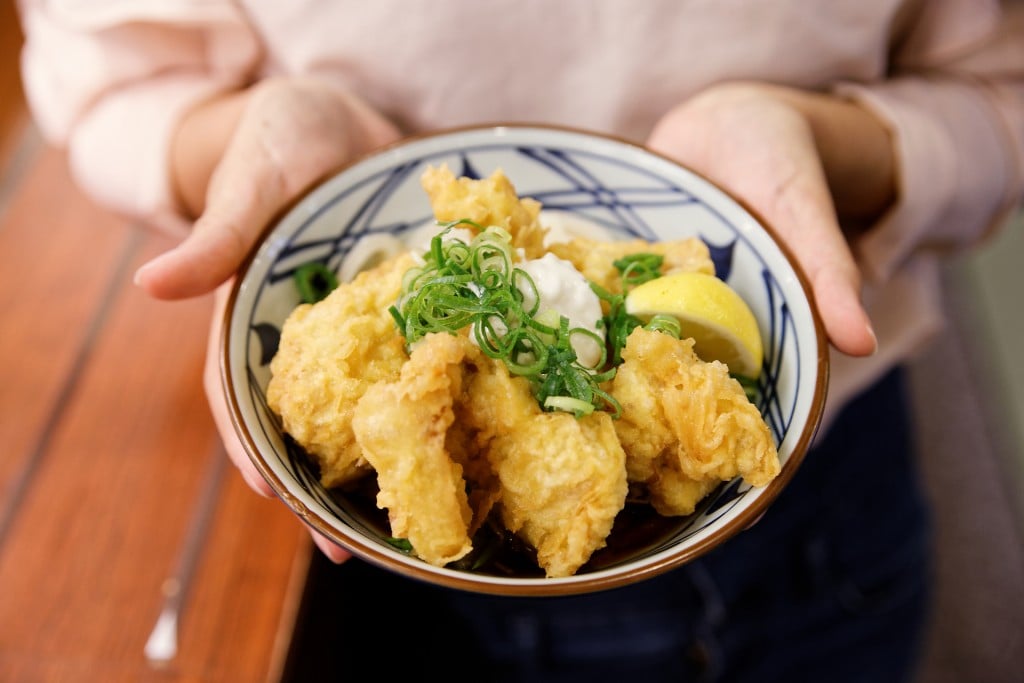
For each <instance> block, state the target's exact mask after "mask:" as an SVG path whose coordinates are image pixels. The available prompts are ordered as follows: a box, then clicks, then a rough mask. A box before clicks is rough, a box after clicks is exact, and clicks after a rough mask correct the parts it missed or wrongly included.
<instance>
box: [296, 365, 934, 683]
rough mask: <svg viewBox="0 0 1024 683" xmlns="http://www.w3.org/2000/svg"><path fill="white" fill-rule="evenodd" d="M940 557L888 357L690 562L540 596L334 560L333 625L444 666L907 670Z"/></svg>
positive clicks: (673, 677)
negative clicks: (580, 590)
mask: <svg viewBox="0 0 1024 683" xmlns="http://www.w3.org/2000/svg"><path fill="white" fill-rule="evenodd" d="M929 560H930V532H929V521H928V514H927V508H926V506H925V503H924V500H923V497H922V495H921V492H920V490H919V486H918V481H917V475H916V472H915V468H914V459H913V449H912V439H911V430H910V428H909V418H908V413H907V408H906V402H905V400H904V388H903V378H902V374H901V373H900V372H894V373H892V374H890V375H889V376H887V377H886V378H884V379H883V380H882V381H880V382H879V383H878V384H876V385H875V386H874V387H872V388H871V389H870V390H868V391H867V392H865V393H864V394H863V395H862V396H860V397H859V398H858V399H856V400H855V401H854V402H852V403H851V404H850V405H849V406H848V407H847V409H846V410H844V411H843V413H842V414H841V415H840V416H838V418H837V421H836V422H835V423H834V425H833V427H832V428H831V429H830V430H829V433H828V434H827V435H826V438H824V439H823V440H822V441H820V442H819V444H818V445H817V447H816V448H815V449H814V451H812V452H811V453H809V454H808V456H807V458H806V459H805V461H804V464H803V465H802V467H801V469H800V471H799V472H798V473H797V475H796V476H795V477H794V479H793V481H792V482H791V483H790V485H789V486H788V487H787V488H786V489H785V490H784V491H783V492H782V494H781V495H780V496H779V498H778V499H777V500H776V502H775V503H774V504H773V506H772V507H771V508H770V509H769V510H768V512H767V513H766V514H765V515H764V517H763V518H762V519H761V520H760V521H759V522H758V523H757V524H756V525H754V526H753V527H752V528H750V529H748V530H746V531H744V532H742V533H740V534H739V535H738V536H736V537H735V538H733V539H732V540H730V541H729V542H727V543H726V544H724V545H723V546H722V547H720V548H718V549H716V550H715V551H713V552H711V553H709V554H708V555H706V556H704V557H702V558H701V559H699V560H697V561H694V562H692V563H690V564H688V565H685V566H683V567H682V568H680V569H677V570H675V571H673V572H670V573H668V574H666V575H663V576H660V577H657V578H655V579H651V580H649V581H646V582H643V583H640V584H637V585H634V586H629V587H626V588H622V589H617V590H613V591H607V592H604V593H598V594H594V595H587V596H574V597H567V598H539V599H532V598H497V597H490V596H481V595H474V594H465V593H459V592H455V591H450V590H447V589H438V588H434V587H430V586H426V585H420V584H418V583H417V582H412V581H408V580H405V579H401V578H398V577H393V576H385V575H383V573H382V572H380V571H378V570H376V569H373V568H370V567H366V566H365V565H362V564H361V563H358V562H355V561H353V562H349V563H346V564H345V565H341V566H340V567H333V568H330V569H329V570H328V571H329V572H330V574H331V576H330V577H329V578H328V581H329V582H331V583H332V584H334V585H335V586H337V592H338V593H342V594H343V595H341V596H336V599H337V600H339V603H338V604H336V605H334V607H333V608H332V609H334V610H335V611H334V619H333V620H332V626H331V629H332V630H333V635H334V637H333V638H331V641H332V642H333V643H335V647H343V648H346V649H347V648H353V649H355V651H357V652H361V653H362V654H361V655H360V656H359V657H358V659H360V660H362V659H364V658H366V661H372V660H376V661H375V662H374V664H373V666H376V667H378V668H377V671H378V673H379V672H380V669H379V667H380V666H399V667H401V666H403V665H404V666H408V667H410V668H409V672H416V673H424V672H431V673H433V672H436V673H439V674H442V675H444V676H445V677H446V678H447V679H448V680H453V679H454V680H462V679H463V678H464V679H465V680H473V681H588V682H590V681H603V680H623V679H624V680H627V681H635V682H636V683H647V682H648V681H652V682H653V681H702V682H703V681H709V682H710V681H716V682H718V681H720V682H726V683H732V682H734V681H741V682H746V681H751V682H753V681H756V682H757V683H768V682H771V681H786V682H787V683H793V682H800V681H829V682H847V681H849V682H853V681H865V682H869V683H884V682H886V681H894V682H895V681H909V680H911V679H912V676H913V669H914V664H915V661H916V658H917V654H918V650H919V646H920V641H921V635H922V632H923V627H924V624H925V621H926V617H927V608H928V597H929V566H930V563H929ZM346 574H348V575H349V576H345V575H346ZM334 582H337V583H334ZM359 584H362V587H361V588H359V589H357V590H355V591H353V590H352V588H353V586H354V585H359ZM346 588H347V589H348V590H347V591H346V590H345V589H346ZM353 593H359V594H363V597H361V598H360V597H359V596H356V595H353ZM346 596H347V597H346ZM321 597H322V596H321ZM321 652H322V651H321ZM375 652H379V653H380V654H379V655H374V654H373V653H375ZM321 656H322V655H321ZM378 656H379V657H381V659H377V657H378ZM293 659H294V658H293ZM344 659H345V660H347V663H348V664H352V663H353V660H351V659H348V658H347V657H346V658H344ZM343 668H344V667H343ZM371 668H372V667H371ZM348 672H349V674H350V675H351V674H352V673H354V672H353V671H351V670H349V671H348ZM342 676H343V673H342V672H340V671H339V678H340V677H342ZM296 680H299V679H298V678H296ZM307 680H308V679H307ZM318 680H324V677H323V676H320V677H319V678H318Z"/></svg>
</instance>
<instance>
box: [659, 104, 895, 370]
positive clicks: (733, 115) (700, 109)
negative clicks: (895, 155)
mask: <svg viewBox="0 0 1024 683" xmlns="http://www.w3.org/2000/svg"><path fill="white" fill-rule="evenodd" d="M808 102H809V103H810V106H811V107H812V108H817V109H816V110H815V111H814V112H813V114H814V115H815V116H828V115H832V114H833V113H836V114H837V115H838V116H841V117H843V123H844V125H845V124H846V123H847V120H849V122H850V123H851V124H852V125H850V126H849V127H848V128H849V130H847V133H848V135H849V145H850V146H851V147H850V148H849V149H838V148H836V147H835V146H833V147H830V148H828V149H824V150H823V149H821V146H822V145H823V144H825V143H827V144H830V145H833V144H834V145H839V144H845V143H844V141H843V140H842V139H841V138H840V139H839V140H838V141H833V140H832V139H831V138H829V137H828V136H825V135H821V134H818V135H816V130H815V128H814V126H813V125H812V120H811V119H810V117H809V115H808V110H807V107H805V106H804V105H805V104H807V103H808ZM851 106H852V105H850V104H849V103H842V102H836V103H833V102H830V101H827V100H822V99H819V98H813V99H812V98H811V97H810V96H808V97H807V98H805V99H802V96H801V95H795V96H794V95H793V94H792V93H789V92H785V91H782V90H780V89H777V88H774V87H770V86H760V85H749V84H748V85H724V86H716V87H712V88H710V89H709V90H707V91H705V92H704V93H702V94H700V95H698V96H697V97H695V98H693V99H692V100H690V101H688V102H685V103H683V104H681V105H680V106H679V107H677V108H676V109H674V110H673V111H671V112H669V113H668V114H667V115H666V116H665V117H664V118H663V119H662V120H661V122H660V123H659V124H658V125H657V126H656V127H655V129H654V130H653V132H652V134H651V136H650V138H649V140H648V146H649V147H650V148H652V149H653V150H655V151H658V152H661V153H663V154H665V155H667V156H669V157H672V158H674V159H676V160H678V161H680V162H681V163H682V164H684V165H686V166H688V167H689V168H691V169H693V170H694V171H696V172H697V173H699V174H702V175H703V176H705V177H706V178H708V179H709V180H711V181H712V182H714V183H716V184H718V185H719V186H721V187H723V188H724V189H726V190H727V191H729V192H730V193H732V194H733V195H734V196H736V197H738V198H739V199H741V200H743V201H744V202H746V203H747V205H748V206H750V207H751V208H752V209H753V210H754V211H755V212H757V213H758V214H760V216H762V217H763V218H764V219H765V220H766V221H767V223H768V224H769V225H770V226H771V227H772V228H773V229H774V230H775V232H776V234H777V235H778V236H779V237H780V238H781V240H782V241H783V242H784V243H785V245H786V246H787V247H788V248H789V250H790V251H791V253H792V254H793V255H794V257H795V259H796V261H797V262H798V263H799V265H800V266H801V268H802V269H803V272H804V273H805V274H806V276H807V278H808V280H809V282H810V286H811V289H812V292H813V297H814V299H815V301H816V303H817V307H818V310H819V312H820V314H821V316H822V320H823V322H824V325H825V330H826V332H827V333H828V337H829V340H830V341H831V343H832V344H833V345H834V346H835V347H836V348H837V349H838V350H839V351H842V352H844V353H846V354H849V355H853V356H864V355H869V354H871V353H873V352H874V351H875V348H876V346H877V340H876V339H875V335H874V332H873V330H872V327H871V322H870V320H869V319H868V315H867V313H866V312H865V310H864V308H863V306H862V304H861V300H860V287H861V275H860V271H859V269H858V267H857V264H856V262H855V260H854V257H853V254H852V252H851V249H850V246H849V244H848V243H847V239H846V236H844V234H843V231H842V230H841V229H840V226H839V222H838V219H837V215H836V205H835V202H834V201H833V192H840V193H842V192H847V193H848V194H847V195H844V198H845V197H846V196H854V195H856V194H857V193H860V192H862V191H863V189H864V187H867V186H869V185H870V182H868V181H866V182H865V185H864V186H857V187H852V188H844V187H837V185H838V184H842V183H851V185H852V184H853V183H855V182H857V180H858V179H857V178H856V176H857V171H858V169H860V168H861V167H863V168H866V169H872V168H874V170H875V174H876V176H878V177H881V178H882V180H883V181H884V179H885V176H884V173H882V171H884V168H882V166H881V165H880V163H879V162H876V161H875V160H873V159H868V158H860V155H861V154H863V153H871V154H877V155H879V156H883V155H885V154H887V153H889V152H890V151H891V150H889V149H888V148H886V147H885V146H884V145H886V144H887V143H888V138H887V137H885V136H886V133H885V131H884V129H882V128H881V127H880V126H879V124H877V122H875V121H874V120H873V119H865V120H861V118H860V116H861V114H863V116H865V117H867V116H870V115H868V114H867V113H866V112H860V111H856V110H851V109H850V107H851ZM860 125H863V130H865V131H866V132H865V135H864V136H863V137H871V139H870V140H865V139H863V138H861V139H858V136H857V130H858V126H860ZM879 132H881V134H882V135H883V138H876V137H875V136H876V134H878V133H879ZM823 159H825V160H826V161H827V162H828V163H831V164H832V165H833V167H832V168H831V169H830V168H827V167H826V163H825V162H823ZM830 177H831V178H833V179H834V182H833V186H832V187H830V184H829V178H830ZM886 189H887V188H885V187H879V189H878V194H879V195H884V194H885V191H886ZM850 193H852V194H850ZM858 201H860V202H861V203H862V204H863V206H864V208H865V209H866V210H867V209H870V208H871V207H869V206H868V205H869V204H870V203H871V202H879V203H882V204H884V201H885V200H884V197H878V198H876V197H868V196H863V197H862V198H860V199H858Z"/></svg>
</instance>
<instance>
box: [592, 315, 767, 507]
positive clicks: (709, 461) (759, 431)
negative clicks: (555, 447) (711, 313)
mask: <svg viewBox="0 0 1024 683" xmlns="http://www.w3.org/2000/svg"><path fill="white" fill-rule="evenodd" d="M622 357H623V359H624V362H623V364H622V365H620V366H619V370H618V372H617V373H616V376H615V378H614V379H613V380H612V382H611V393H612V394H613V395H614V396H615V397H616V398H617V399H618V400H619V402H620V403H621V404H622V417H621V418H620V419H619V420H618V421H617V422H616V424H615V431H616V433H617V434H618V437H619V440H620V441H621V443H622V446H623V448H624V449H625V451H626V454H627V461H626V462H627V468H628V471H629V478H630V481H634V482H641V483H644V484H646V486H647V488H648V490H649V492H650V495H651V503H652V505H653V506H654V507H655V509H656V510H657V511H658V512H659V513H661V514H663V515H686V514H690V513H691V512H693V510H694V508H695V507H696V504H697V503H698V502H699V501H700V500H701V498H703V497H704V496H705V495H707V493H709V492H710V490H711V489H712V488H714V485H716V484H717V483H719V482H721V481H728V480H730V479H733V478H734V477H737V476H740V477H743V478H744V479H745V480H746V481H747V482H748V483H749V484H751V485H753V486H763V485H765V484H767V483H768V482H769V481H771V480H772V479H773V478H774V477H775V476H776V475H777V474H778V473H779V470H780V465H779V458H778V453H777V451H776V449H775V442H774V441H773V440H772V435H771V432H770V431H769V429H768V426H767V425H766V424H765V422H764V420H763V419H762V417H761V414H760V413H759V412H758V410H757V408H756V407H755V406H754V405H753V404H752V403H751V402H750V401H749V400H748V399H747V397H746V395H745V394H744V392H743V388H742V387H741V386H740V384H739V382H737V381H736V380H735V379H733V378H732V377H730V376H729V370H728V368H727V367H726V366H725V365H723V364H722V363H719V362H717V361H716V362H711V363H704V362H701V361H700V360H699V359H698V358H697V355H696V354H695V353H694V352H693V341H692V340H690V339H683V340H677V339H674V338H672V337H670V336H668V335H665V334H661V333H659V332H651V331H648V330H645V329H643V328H637V329H635V330H634V331H633V332H632V334H630V336H629V339H628V340H627V342H626V347H625V348H624V349H623V352H622Z"/></svg>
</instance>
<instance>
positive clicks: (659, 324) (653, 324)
mask: <svg viewBox="0 0 1024 683" xmlns="http://www.w3.org/2000/svg"><path fill="white" fill-rule="evenodd" d="M644 329H645V330H650V331H651V332H661V333H663V334H667V335H669V336H670V337H675V338H676V339H679V337H680V336H681V335H682V333H683V327H682V325H680V324H679V318H677V317H675V316H674V315H667V314H664V313H656V314H655V315H652V316H651V319H650V320H648V321H647V324H646V325H644Z"/></svg>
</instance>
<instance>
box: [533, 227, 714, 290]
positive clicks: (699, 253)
mask: <svg viewBox="0 0 1024 683" xmlns="http://www.w3.org/2000/svg"><path fill="white" fill-rule="evenodd" d="M548 251H550V252H551V253H552V254H554V255H555V256H558V257H559V258H563V259H565V260H566V261H569V262H570V263H572V264H573V265H574V266H576V270H578V271H580V272H581V273H583V276H584V277H586V278H587V279H588V280H590V281H591V282H594V283H596V284H598V285H600V286H601V287H603V288H604V289H606V290H607V291H609V292H611V293H612V294H621V293H622V278H621V276H620V274H619V271H618V269H617V268H616V267H615V265H614V262H615V261H616V260H617V259H620V258H622V257H623V256H628V255H630V254H640V253H643V254H659V255H661V256H663V257H664V259H665V260H664V262H663V263H662V264H661V274H662V275H669V274H671V273H679V272H699V273H707V274H708V275H714V274H715V264H714V263H713V262H712V261H711V253H710V251H709V250H708V246H707V245H706V244H705V243H704V242H703V241H702V240H700V239H698V238H696V237H692V238H687V239H681V240H675V241H672V242H646V241H644V240H630V241H628V242H603V241H600V240H591V239H586V238H583V237H577V238H575V239H573V240H571V241H569V242H557V243H555V244H552V245H550V246H549V247H548Z"/></svg>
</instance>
